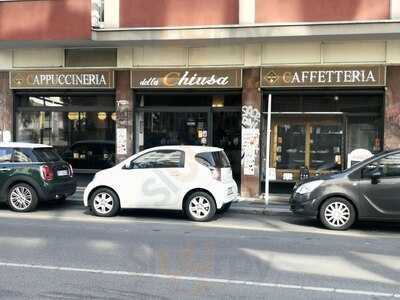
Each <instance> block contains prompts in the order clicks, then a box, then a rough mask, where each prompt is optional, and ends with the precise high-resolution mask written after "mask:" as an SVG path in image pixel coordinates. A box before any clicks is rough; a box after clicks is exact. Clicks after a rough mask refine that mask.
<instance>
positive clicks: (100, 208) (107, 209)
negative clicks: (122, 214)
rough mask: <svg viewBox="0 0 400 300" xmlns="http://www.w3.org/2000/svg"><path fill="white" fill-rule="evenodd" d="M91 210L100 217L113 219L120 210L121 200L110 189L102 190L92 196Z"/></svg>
mask: <svg viewBox="0 0 400 300" xmlns="http://www.w3.org/2000/svg"><path fill="white" fill-rule="evenodd" d="M90 208H91V209H92V211H93V213H94V214H95V215H96V216H99V217H113V216H115V215H116V214H117V213H118V211H119V209H120V204H119V199H118V196H117V194H116V193H114V191H112V190H111V189H108V188H100V189H98V190H96V191H95V192H94V193H93V194H92V195H91V196H90Z"/></svg>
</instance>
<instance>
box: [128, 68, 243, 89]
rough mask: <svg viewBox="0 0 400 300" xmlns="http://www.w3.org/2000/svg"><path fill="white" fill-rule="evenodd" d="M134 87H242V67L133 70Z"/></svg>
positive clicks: (132, 81)
mask: <svg viewBox="0 0 400 300" xmlns="http://www.w3.org/2000/svg"><path fill="white" fill-rule="evenodd" d="M131 87H132V88H133V89H183V88H191V89H199V88H200V89H204V88H241V87H242V70H240V69H196V70H195V69H174V70H171V69H166V70H160V69H158V70H150V69H141V70H132V71H131Z"/></svg>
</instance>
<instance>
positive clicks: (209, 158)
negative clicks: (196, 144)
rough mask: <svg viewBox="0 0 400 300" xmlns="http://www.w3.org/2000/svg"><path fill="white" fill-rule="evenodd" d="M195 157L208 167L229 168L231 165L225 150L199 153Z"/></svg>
mask: <svg viewBox="0 0 400 300" xmlns="http://www.w3.org/2000/svg"><path fill="white" fill-rule="evenodd" d="M195 157H196V160H197V161H198V162H199V163H201V164H202V165H204V166H206V167H214V168H229V167H230V166H231V164H230V163H229V159H228V157H227V156H226V154H225V152H224V151H213V152H203V153H198V154H196V156H195Z"/></svg>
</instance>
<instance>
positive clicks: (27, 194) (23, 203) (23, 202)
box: [10, 186, 32, 210]
mask: <svg viewBox="0 0 400 300" xmlns="http://www.w3.org/2000/svg"><path fill="white" fill-rule="evenodd" d="M10 198H11V199H10V200H11V204H12V205H13V206H14V207H15V208H16V209H18V210H24V209H26V208H27V207H28V206H29V205H30V204H31V203H32V193H31V191H30V190H29V189H28V188H26V187H23V186H18V187H15V188H14V189H13V190H12V191H11V196H10Z"/></svg>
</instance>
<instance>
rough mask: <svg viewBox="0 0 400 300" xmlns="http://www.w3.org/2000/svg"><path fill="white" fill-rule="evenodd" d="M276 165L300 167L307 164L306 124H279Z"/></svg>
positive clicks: (283, 167) (279, 167)
mask: <svg viewBox="0 0 400 300" xmlns="http://www.w3.org/2000/svg"><path fill="white" fill-rule="evenodd" d="M277 138H278V140H277V147H276V167H277V168H278V169H298V168H300V167H302V166H304V164H305V160H304V158H305V126H304V125H290V124H283V125H278V137H277Z"/></svg>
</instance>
